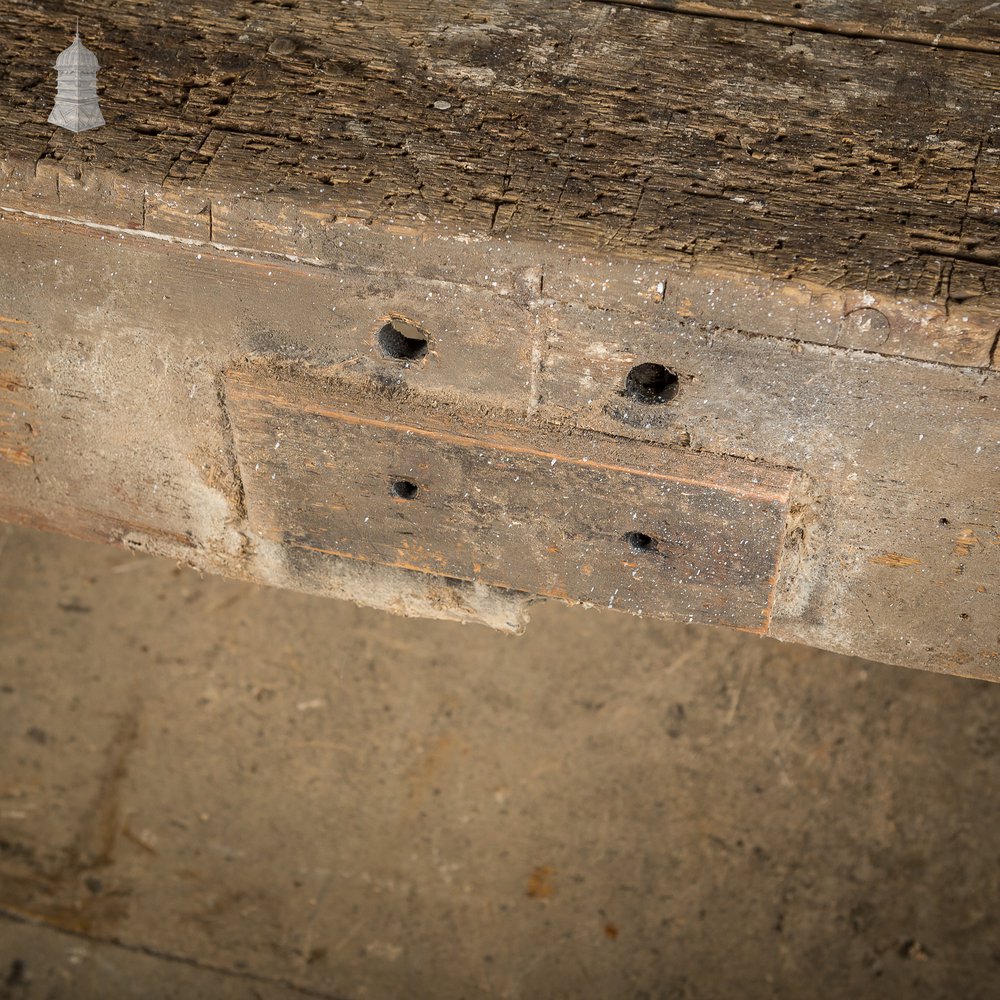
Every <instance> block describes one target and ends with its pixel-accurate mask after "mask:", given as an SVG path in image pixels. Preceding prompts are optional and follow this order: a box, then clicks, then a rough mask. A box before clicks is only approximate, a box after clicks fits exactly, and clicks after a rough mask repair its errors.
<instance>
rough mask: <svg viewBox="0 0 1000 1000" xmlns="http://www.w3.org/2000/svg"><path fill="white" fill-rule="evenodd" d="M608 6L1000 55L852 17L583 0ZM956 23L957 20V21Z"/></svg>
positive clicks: (692, 1) (990, 48) (688, 0)
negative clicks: (819, 17)
mask: <svg viewBox="0 0 1000 1000" xmlns="http://www.w3.org/2000/svg"><path fill="white" fill-rule="evenodd" d="M583 2H584V3H596V4H601V5H602V6H609V7H631V8H634V9H636V10H646V11H649V12H651V13H661V14H680V15H683V16H687V17H711V18H717V19H719V20H723V21H743V22H749V23H751V24H764V25H768V26H769V27H772V28H794V29H796V30H798V31H810V32H813V33H815V34H820V35H839V36H840V37H842V38H854V39H865V40H869V41H878V42H901V43H903V44H907V45H920V46H923V47H925V48H932V49H955V50H957V51H960V52H980V53H988V54H990V55H1000V41H978V42H977V41H973V40H971V39H964V38H948V37H943V36H942V35H940V34H938V35H935V34H931V33H930V32H923V31H886V30H885V29H884V28H875V27H871V26H869V25H866V24H860V23H857V22H852V21H844V22H842V23H838V22H836V21H819V20H816V19H814V18H808V17H793V16H789V15H779V14H764V13H762V12H760V11H755V10H740V9H737V8H732V7H718V6H715V5H713V4H708V3H704V2H698V0H583ZM956 23H957V22H956Z"/></svg>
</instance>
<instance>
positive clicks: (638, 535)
mask: <svg viewBox="0 0 1000 1000" xmlns="http://www.w3.org/2000/svg"><path fill="white" fill-rule="evenodd" d="M625 542H626V544H627V545H628V547H629V548H630V549H631V550H632V551H633V552H652V551H653V549H655V548H656V540H655V539H653V538H650V537H649V535H644V534H643V533H642V532H641V531H630V532H628V534H626V535H625Z"/></svg>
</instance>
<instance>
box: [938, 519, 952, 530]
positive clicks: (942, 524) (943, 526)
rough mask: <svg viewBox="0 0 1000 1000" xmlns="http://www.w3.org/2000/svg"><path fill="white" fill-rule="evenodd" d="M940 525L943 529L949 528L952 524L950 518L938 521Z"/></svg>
mask: <svg viewBox="0 0 1000 1000" xmlns="http://www.w3.org/2000/svg"><path fill="white" fill-rule="evenodd" d="M938 524H940V525H941V527H942V528H947V527H948V525H949V524H951V521H949V520H948V518H946V517H942V518H941V519H940V520H939V521H938Z"/></svg>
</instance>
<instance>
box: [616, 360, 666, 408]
mask: <svg viewBox="0 0 1000 1000" xmlns="http://www.w3.org/2000/svg"><path fill="white" fill-rule="evenodd" d="M625 395H626V396H628V397H629V398H630V399H634V400H635V401H636V402H638V403H666V402H667V401H668V400H671V399H673V398H674V396H676V395H677V376H676V375H675V374H674V373H673V372H672V371H671V370H670V369H669V368H664V366H663V365H658V364H656V363H654V362H651V361H647V362H645V363H644V364H641V365H636V366H635V367H634V368H632V369H631V370H630V371H629V373H628V375H626V376H625Z"/></svg>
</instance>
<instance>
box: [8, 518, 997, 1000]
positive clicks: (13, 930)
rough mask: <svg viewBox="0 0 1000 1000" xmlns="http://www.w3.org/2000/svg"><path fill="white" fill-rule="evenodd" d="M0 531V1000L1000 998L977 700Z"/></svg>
mask: <svg viewBox="0 0 1000 1000" xmlns="http://www.w3.org/2000/svg"><path fill="white" fill-rule="evenodd" d="M0 547H2V548H0V997H3V998H17V1000H22V998H25V1000H27V998H31V1000H35V998H43V997H45V998H49V997H72V998H91V997H94V998H118V997H141V998H144V1000H146V998H154V1000H155V998H166V997H213V998H214V997H220V998H229V997H248V998H258V1000H277V998H282V1000H284V998H298V997H319V998H328V1000H356V998H358V1000H360V998H377V1000H381V998H398V997H430V998H437V997H441V998H471V997H512V998H516V997H531V998H534V997H544V998H559V997H567V998H568V997H588V998H602V997H608V998H619V997H621V998H629V1000H654V998H700V997H744V998H747V997H803V996H822V997H852V998H856V997H869V996H870V997H895V996H907V997H924V996H926V997H957V996H961V997H967V998H972V997H995V996H998V995H1000V932H998V899H1000V892H998V890H1000V864H998V862H1000V808H998V789H1000V726H998V719H1000V686H992V685H989V684H986V683H983V682H975V681H969V680H963V679H960V678H956V677H947V676H937V675H934V674H928V673H921V672H917V671H911V670H905V669H900V668H894V667H888V666H882V665H878V664H874V663H868V662H865V661H862V660H857V659H849V658H846V657H841V656H836V655H833V654H829V653H823V652H818V651H815V650H811V649H807V648H804V647H799V646H791V645H782V644H780V643H778V642H775V641H772V640H764V639H757V638H754V637H750V636H745V635H740V634H738V633H733V632H728V631H722V630H718V631H717V630H713V629H709V628H705V627H697V626H685V625H677V624H672V623H665V622H653V621H644V620H639V619H635V618H631V617H627V616H624V615H619V614H616V613H614V612H597V611H585V610H582V609H579V608H567V607H563V606H560V605H557V604H553V603H548V604H542V605H538V606H536V607H535V608H534V609H533V612H532V621H531V624H530V626H529V628H528V631H527V633H526V634H525V635H524V636H522V637H511V636H503V635H499V634H495V633H492V632H490V631H488V630H486V629H485V628H481V627H479V626H461V625H455V624H450V623H444V622H426V621H409V620H404V619H400V618H395V617H392V616H389V615H386V614H384V613H380V612H375V611H370V610H364V609H359V608H356V607H354V606H352V605H348V604H344V603H341V602H337V601H332V600H327V599H323V598H317V597H309V596H304V595H301V594H295V593H290V592H284V591H277V590H269V589H263V588H260V587H256V586H251V585H246V584H241V583H237V582H233V581H228V580H223V579H214V578H200V577H199V576H198V575H197V574H195V573H193V572H191V571H189V570H186V569H182V568H179V567H177V566H175V565H173V564H172V563H169V562H166V561H163V560H158V559H154V558H150V557H146V556H137V555H133V554H130V553H127V552H123V551H120V550H117V549H112V548H106V547H101V546H96V545H91V544H85V543H81V542H75V541H72V540H70V539H66V538H61V537H55V536H50V535H45V534H41V533H37V532H32V531H28V530H22V529H15V528H6V527H4V526H2V525H0Z"/></svg>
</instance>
